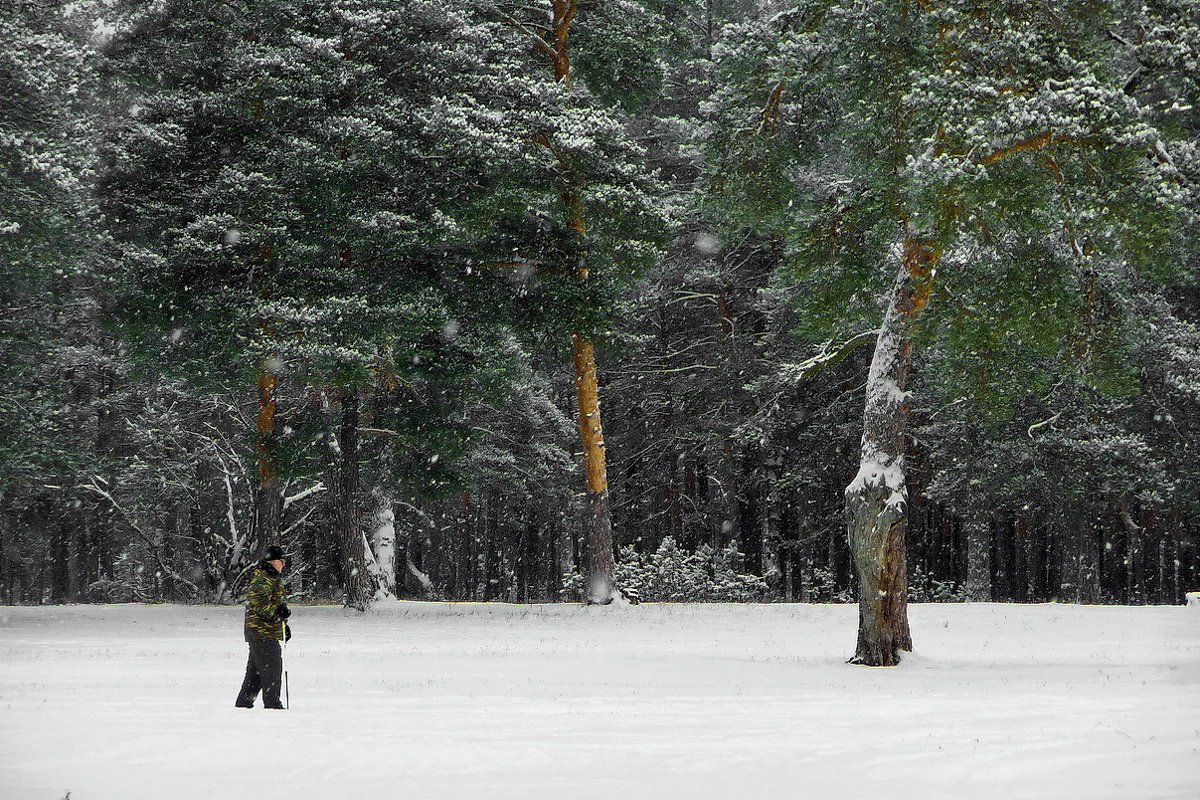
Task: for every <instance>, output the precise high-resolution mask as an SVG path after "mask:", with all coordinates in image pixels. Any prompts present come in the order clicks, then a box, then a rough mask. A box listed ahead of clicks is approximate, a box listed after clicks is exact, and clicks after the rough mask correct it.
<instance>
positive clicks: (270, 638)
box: [246, 561, 287, 642]
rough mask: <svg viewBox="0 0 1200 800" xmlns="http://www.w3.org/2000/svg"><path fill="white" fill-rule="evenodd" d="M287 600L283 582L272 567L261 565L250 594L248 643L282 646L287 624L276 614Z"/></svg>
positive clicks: (247, 601)
mask: <svg viewBox="0 0 1200 800" xmlns="http://www.w3.org/2000/svg"><path fill="white" fill-rule="evenodd" d="M286 600H287V596H286V595H285V594H284V591H283V578H281V577H280V576H279V571H278V570H276V569H275V567H274V566H273V565H272V564H269V563H267V562H266V561H264V562H262V563H261V564H259V565H258V567H257V568H256V569H255V570H254V574H253V575H251V576H250V588H249V589H247V590H246V641H247V642H282V641H283V620H281V619H280V618H279V617H278V616H276V614H275V610H276V609H277V608H279V607H280V606H281V605H283V603H284V602H285V601H286Z"/></svg>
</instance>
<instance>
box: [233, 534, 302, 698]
mask: <svg viewBox="0 0 1200 800" xmlns="http://www.w3.org/2000/svg"><path fill="white" fill-rule="evenodd" d="M286 566H287V560H286V559H285V558H284V555H283V550H281V549H280V548H278V547H274V546H272V547H268V548H267V557H266V558H265V559H263V560H262V561H261V562H260V563H259V565H258V566H257V567H256V568H255V570H254V572H253V574H252V575H251V576H250V588H248V589H247V590H246V624H245V632H246V642H247V643H249V645H250V658H249V660H248V661H247V662H246V677H245V679H244V680H243V681H242V689H241V691H240V692H238V697H237V702H235V703H234V705H236V706H237V707H238V708H253V707H254V698H256V697H257V696H258V693H259V692H260V691H261V692H262V696H263V706H264V707H266V708H283V704H282V703H280V702H279V688H280V681H281V678H282V676H283V656H282V654H281V653H280V648H279V645H280V643H281V642H285V641H287V640H288V639H290V638H292V632H291V631H290V630H289V626H288V624H287V619H288V617H290V616H291V615H292V612H291V610H290V609H289V608H288V605H287V597H286V596H285V594H284V589H283V578H282V575H283V570H284V567H286Z"/></svg>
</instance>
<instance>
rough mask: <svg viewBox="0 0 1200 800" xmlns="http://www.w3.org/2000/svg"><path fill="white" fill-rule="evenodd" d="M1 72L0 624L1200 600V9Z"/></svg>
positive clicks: (873, 654) (471, 16)
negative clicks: (269, 575) (248, 612)
mask: <svg viewBox="0 0 1200 800" xmlns="http://www.w3.org/2000/svg"><path fill="white" fill-rule="evenodd" d="M0 36H2V38H3V40H4V42H5V47H4V48H2V49H0V298H2V303H3V318H2V319H0V370H2V371H3V374H2V378H0V387H2V388H0V394H2V397H3V414H2V415H0V603H5V604H9V605H26V604H34V605H36V604H52V603H127V602H171V603H236V602H238V601H239V600H240V598H241V597H242V596H243V594H244V592H245V589H246V581H247V579H248V577H249V574H250V571H251V570H252V569H253V567H254V566H255V565H256V564H257V563H258V561H259V560H260V559H261V558H262V557H263V554H264V552H265V551H266V548H267V547H268V546H273V545H279V546H281V547H282V548H283V549H284V551H285V552H287V553H288V554H289V556H290V558H291V562H290V564H289V573H290V574H289V576H288V580H289V591H290V592H291V594H292V596H293V597H294V598H297V599H300V600H301V601H303V600H304V599H307V600H310V601H312V602H326V603H328V602H334V603H342V604H344V605H346V606H347V607H351V608H357V609H363V610H365V609H367V608H368V607H370V606H371V604H372V603H377V602H381V601H382V600H384V599H387V598H405V599H431V600H443V601H451V600H453V601H503V602H508V603H532V602H557V601H570V602H583V603H591V604H607V603H612V602H614V601H615V602H619V603H627V602H635V603H636V602H638V601H639V600H640V601H647V602H655V601H658V602H670V601H716V602H811V603H858V605H859V630H858V642H857V647H856V650H855V654H854V659H853V660H854V661H856V662H858V663H864V664H874V665H878V664H883V665H888V664H894V663H896V661H897V660H898V658H899V656H898V653H900V652H903V651H909V650H911V649H912V641H911V635H910V633H909V625H908V618H907V604H908V603H910V602H913V603H916V602H928V601H1005V602H1030V603H1037V602H1046V601H1057V602H1061V603H1081V604H1127V605H1140V604H1177V603H1182V602H1183V601H1184V595H1185V592H1187V591H1189V590H1191V591H1195V590H1197V589H1200V521H1197V519H1196V518H1197V516H1200V282H1198V281H1197V278H1198V277H1200V238H1198V236H1197V234H1198V233H1200V224H1198V223H1200V0H1139V1H1138V2H1130V1H1128V0H1078V1H1077V2H1070V3H1065V2H1064V3H1046V2H1041V1H1040V0H1039V1H1038V2H1033V0H994V1H993V2H980V0H791V1H790V2H782V1H781V2H777V1H776V0H522V2H515V0H450V1H449V2H441V3H434V2H429V0H222V2H212V3H194V2H189V3H184V2H180V0H74V1H73V2H66V1H65V0H7V1H6V2H5V3H4V8H3V10H2V11H0ZM847 635H849V632H847Z"/></svg>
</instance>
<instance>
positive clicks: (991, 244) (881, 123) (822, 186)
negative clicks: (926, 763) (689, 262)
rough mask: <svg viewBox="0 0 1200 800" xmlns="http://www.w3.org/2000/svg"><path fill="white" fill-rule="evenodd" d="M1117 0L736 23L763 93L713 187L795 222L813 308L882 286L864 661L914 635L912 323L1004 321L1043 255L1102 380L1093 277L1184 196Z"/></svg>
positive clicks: (869, 411)
mask: <svg viewBox="0 0 1200 800" xmlns="http://www.w3.org/2000/svg"><path fill="white" fill-rule="evenodd" d="M1112 13H1113V12H1112V10H1111V9H1110V8H1108V7H1106V6H1105V5H1104V4H1102V3H1095V4H1087V7H1086V8H1084V7H1082V6H1081V7H1078V8H1074V7H1073V8H1072V9H1070V10H1064V11H1061V12H1058V11H1050V10H1049V9H1046V8H1045V7H1043V6H1041V5H1039V4H1034V3H1006V4H1003V5H1002V6H996V7H989V8H988V9H980V8H977V7H976V6H974V5H973V4H969V3H963V4H953V3H952V4H948V5H943V6H939V7H937V8H933V7H926V6H922V5H916V4H911V3H908V2H895V3H893V2H872V3H866V4H863V3H858V4H853V5H850V4H839V3H811V4H801V5H800V6H799V7H797V8H796V9H794V10H791V11H788V12H786V13H784V14H781V15H780V16H778V17H777V18H775V19H774V20H773V21H772V22H771V24H770V25H769V26H768V28H767V29H765V30H754V29H750V30H745V29H743V30H736V31H734V32H733V34H731V36H730V37H729V41H731V42H732V41H734V40H735V39H741V40H745V42H746V43H745V44H744V45H742V46H741V47H738V48H734V47H732V46H731V47H730V57H729V63H730V69H731V71H733V72H736V73H737V74H738V75H739V76H740V77H739V80H740V81H741V82H742V86H743V87H745V88H744V89H743V91H747V90H749V89H753V90H755V91H754V93H753V94H752V95H750V96H751V97H753V99H754V100H755V101H757V103H758V104H760V105H757V107H756V108H755V109H754V110H753V111H750V110H748V109H747V110H743V111H742V112H741V116H740V119H739V121H738V123H739V127H738V128H736V129H734V130H730V131H728V133H727V134H726V135H725V138H724V140H723V141H725V142H727V143H728V144H727V145H726V147H725V153H726V155H725V156H724V160H723V161H722V162H720V171H719V172H718V173H717V180H716V187H717V188H718V189H720V190H721V191H722V192H723V194H724V195H725V197H726V198H727V199H728V202H729V203H730V204H731V205H733V206H735V207H737V209H738V210H737V211H736V212H735V214H734V215H733V218H734V219H738V220H750V221H754V222H757V223H758V224H760V225H764V226H770V227H772V228H774V229H776V230H782V231H783V232H785V233H786V234H788V235H789V237H790V238H791V241H792V242H794V245H793V252H794V261H795V264H796V267H797V269H798V270H800V273H801V275H802V276H803V277H802V278H801V284H800V289H799V290H800V292H801V293H802V296H801V306H802V313H804V314H805V316H807V317H808V319H809V321H810V322H816V321H819V320H820V319H821V318H822V317H824V318H825V319H829V318H830V317H835V318H840V319H842V320H845V319H846V318H847V316H848V315H847V314H846V312H847V311H849V312H850V314H851V315H862V316H861V317H859V318H860V319H861V318H862V317H865V316H867V315H868V313H869V311H870V310H871V309H872V308H873V307H875V304H876V303H878V304H879V305H881V306H882V308H883V319H882V323H881V324H880V325H879V334H878V339H877V342H876V346H875V353H874V357H873V360H872V364H871V367H870V371H869V376H868V380H867V386H866V395H867V397H866V409H865V413H864V425H863V436H862V449H861V458H860V468H859V471H858V474H857V475H856V477H855V478H854V479H853V480H852V481H851V483H850V485H849V486H848V487H847V489H846V514H847V521H848V529H849V534H850V539H851V546H852V550H853V552H854V556H855V563H856V567H857V571H858V578H859V599H860V620H859V638H858V645H857V647H856V652H855V656H854V658H853V661H855V662H857V663H863V664H870V665H891V664H895V663H896V662H897V661H898V659H899V657H900V655H899V654H900V653H901V652H902V651H905V650H909V649H911V645H912V640H911V634H910V632H909V626H908V618H907V612H906V598H907V586H906V578H907V569H906V563H905V526H906V523H907V511H906V509H907V504H908V497H907V487H906V475H905V461H904V456H905V449H906V445H905V434H906V430H907V425H906V417H907V411H908V405H909V402H908V394H907V381H908V375H909V370H910V366H911V364H912V353H913V346H914V344H915V343H916V342H917V340H918V333H919V330H921V329H924V330H937V329H938V325H939V323H942V321H943V320H946V321H947V323H945V324H952V323H953V322H954V321H955V320H961V319H963V318H964V316H965V315H964V313H963V311H964V309H965V308H966V309H973V308H981V309H984V314H983V315H984V318H985V319H989V320H994V321H995V322H996V323H998V324H1004V323H1005V322H1006V321H1007V322H1010V323H1011V322H1014V320H1012V319H1011V318H1009V319H1006V318H1005V317H1004V316H1003V315H997V314H993V313H988V309H990V308H993V307H994V306H995V304H996V302H997V300H1000V301H1003V300H1005V299H1006V298H1007V295H1008V293H1009V292H1011V291H1014V290H1016V291H1019V292H1025V291H1028V288H1027V286H1028V281H1027V280H1026V279H1025V277H1024V276H1025V272H1024V270H1023V269H1022V266H1023V265H1024V264H1027V263H1028V261H1029V260H1030V259H1031V258H1033V259H1037V261H1038V263H1040V264H1041V265H1042V269H1041V272H1042V273H1043V274H1044V275H1046V276H1047V277H1046V282H1047V283H1048V284H1049V286H1050V287H1051V288H1050V289H1049V290H1048V291H1043V292H1039V293H1036V294H1034V298H1035V299H1036V300H1037V302H1038V304H1039V305H1044V306H1046V307H1048V308H1050V309H1051V310H1052V311H1057V312H1059V313H1061V314H1062V315H1063V316H1067V317H1069V318H1070V324H1069V325H1067V326H1066V327H1064V328H1059V330H1060V331H1062V333H1064V334H1066V337H1067V339H1068V341H1073V342H1074V349H1075V351H1076V352H1075V353H1074V355H1075V356H1076V362H1077V363H1080V364H1082V365H1083V367H1082V368H1083V370H1084V371H1085V373H1086V374H1088V375H1090V376H1092V378H1093V379H1094V380H1096V381H1099V382H1103V380H1104V378H1103V376H1105V375H1107V374H1108V373H1107V371H1106V370H1105V369H1103V364H1102V363H1101V362H1102V361H1103V360H1105V359H1106V354H1107V353H1109V352H1111V349H1110V348H1107V347H1105V345H1106V344H1108V342H1107V341H1105V339H1106V337H1107V336H1108V335H1109V333H1110V332H1111V330H1112V328H1111V327H1110V326H1108V325H1106V322H1107V321H1106V320H1105V319H1104V310H1103V307H1104V302H1103V297H1104V296H1105V294H1106V293H1107V292H1111V291H1113V290H1114V289H1116V288H1117V287H1118V286H1119V281H1120V277H1121V276H1122V275H1125V274H1128V273H1129V272H1130V271H1136V270H1139V269H1145V268H1147V267H1153V266H1159V264H1155V263H1152V262H1151V260H1150V259H1149V258H1147V255H1148V250H1147V247H1148V239H1147V235H1148V232H1150V234H1152V233H1153V232H1156V231H1162V230H1169V229H1170V228H1171V220H1172V219H1173V216H1174V215H1175V214H1176V211H1177V209H1178V207H1179V205H1180V202H1181V197H1180V194H1179V192H1177V191H1176V190H1175V186H1176V182H1175V180H1174V170H1173V169H1172V168H1171V166H1170V165H1169V164H1166V163H1163V162H1151V161H1149V160H1148V159H1147V158H1146V156H1147V154H1148V153H1152V152H1153V151H1154V148H1155V147H1156V146H1157V144H1158V143H1159V142H1160V141H1161V138H1162V135H1161V134H1160V132H1159V131H1157V130H1155V129H1154V128H1152V127H1151V126H1149V125H1148V124H1147V123H1146V122H1145V121H1144V120H1143V119H1142V117H1141V115H1140V114H1139V112H1138V109H1137V107H1136V105H1135V104H1134V103H1133V102H1132V101H1131V100H1130V98H1129V97H1128V96H1127V95H1126V94H1125V93H1124V92H1123V91H1122V86H1121V82H1120V80H1119V79H1118V76H1117V75H1116V74H1114V70H1113V67H1112V64H1113V52H1112V51H1113V45H1112V40H1111V38H1110V37H1109V36H1108V31H1109V28H1110V26H1111V25H1113V24H1114V19H1113V18H1112ZM731 91H732V90H731ZM741 108H742V109H746V106H745V105H742V106H741ZM736 166H742V167H743V170H742V171H743V173H745V174H746V175H747V178H748V179H747V178H742V179H734V178H733V177H732V174H731V173H733V171H734V168H735V167H736ZM1035 241H1036V242H1037V244H1035ZM880 265H882V267H881V266H880ZM935 279H936V280H935ZM1055 292H1057V295H1056V294H1055ZM934 297H936V298H938V299H940V300H941V302H940V304H938V305H937V306H935V309H936V312H937V313H933V312H930V313H927V308H928V307H929V305H930V300H931V298H934ZM943 298H944V299H943ZM1065 298H1070V300H1071V301H1072V302H1071V305H1072V306H1074V310H1075V312H1076V313H1074V314H1071V313H1068V312H1066V311H1064V310H1063V309H1062V307H1061V306H1060V305H1056V301H1058V300H1062V299H1065ZM1000 307H1001V309H1003V308H1004V307H1006V303H1004V302H1001V303H1000ZM1034 310H1035V309H1034V308H1029V307H1028V306H1027V307H1026V308H1024V309H1023V311H1024V312H1026V313H1028V312H1030V311H1034ZM852 318H853V317H852ZM972 324H973V325H978V324H979V322H978V321H973V322H972Z"/></svg>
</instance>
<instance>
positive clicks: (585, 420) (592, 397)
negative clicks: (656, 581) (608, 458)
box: [571, 334, 616, 604]
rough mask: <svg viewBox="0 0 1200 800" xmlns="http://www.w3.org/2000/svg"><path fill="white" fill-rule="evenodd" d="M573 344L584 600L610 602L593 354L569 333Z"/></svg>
mask: <svg viewBox="0 0 1200 800" xmlns="http://www.w3.org/2000/svg"><path fill="white" fill-rule="evenodd" d="M571 339H572V341H573V343H574V346H575V389H576V393H577V396H578V399H579V432H580V435H581V436H582V439H583V466H584V470H585V471H586V473H587V500H588V510H589V512H590V513H589V515H588V523H589V525H588V533H589V536H588V588H587V602H588V603H592V604H604V603H611V602H612V601H613V598H614V597H615V596H616V582H615V580H614V573H615V572H616V563H615V560H614V558H613V539H612V513H611V511H610V509H609V504H608V469H607V466H606V462H605V454H604V429H603V426H602V424H601V421H600V393H599V388H598V386H597V383H596V355H595V351H594V349H593V347H592V343H591V342H590V341H588V340H587V339H585V338H584V337H582V336H579V335H578V334H572V335H571Z"/></svg>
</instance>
